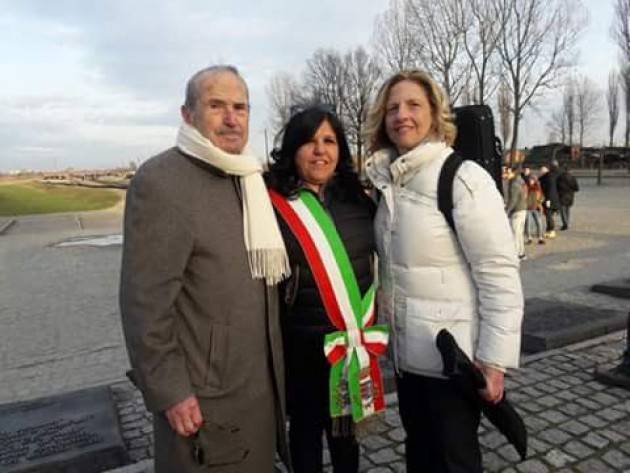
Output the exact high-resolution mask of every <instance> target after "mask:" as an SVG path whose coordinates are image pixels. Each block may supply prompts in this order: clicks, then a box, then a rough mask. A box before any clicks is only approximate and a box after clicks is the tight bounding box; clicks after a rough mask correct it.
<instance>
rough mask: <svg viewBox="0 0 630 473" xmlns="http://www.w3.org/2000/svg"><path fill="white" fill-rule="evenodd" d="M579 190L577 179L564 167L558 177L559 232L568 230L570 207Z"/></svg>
mask: <svg viewBox="0 0 630 473" xmlns="http://www.w3.org/2000/svg"><path fill="white" fill-rule="evenodd" d="M579 190H580V186H579V185H578V182H577V179H576V178H575V176H574V175H573V174H571V172H570V171H569V166H565V167H564V169H563V171H562V172H561V173H560V175H559V176H558V199H559V200H560V218H561V219H562V226H561V227H560V230H568V229H569V223H570V219H571V207H572V206H573V201H574V196H575V193H576V192H578V191H579Z"/></svg>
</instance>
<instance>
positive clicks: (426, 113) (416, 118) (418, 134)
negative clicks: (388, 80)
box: [385, 80, 433, 154]
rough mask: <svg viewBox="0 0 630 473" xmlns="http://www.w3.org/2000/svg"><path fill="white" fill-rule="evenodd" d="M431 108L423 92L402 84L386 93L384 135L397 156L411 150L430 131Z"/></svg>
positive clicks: (413, 86)
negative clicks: (396, 152) (387, 95)
mask: <svg viewBox="0 0 630 473" xmlns="http://www.w3.org/2000/svg"><path fill="white" fill-rule="evenodd" d="M432 124H433V121H432V118H431V104H430V103H429V98H428V97H427V94H426V92H425V91H424V89H423V88H422V87H421V86H420V85H419V84H417V83H415V82H412V81H410V80H404V81H401V82H399V83H398V84H396V85H395V86H393V87H392V88H391V89H390V91H389V97H388V98H387V103H386V108H385V132H386V133H387V137H388V138H389V139H390V141H391V142H392V143H394V146H395V147H396V149H397V150H398V153H399V154H404V153H406V152H407V151H410V150H412V149H413V148H415V147H416V146H418V145H419V144H420V142H422V141H423V140H424V139H426V138H427V137H428V136H429V135H430V134H431V130H432Z"/></svg>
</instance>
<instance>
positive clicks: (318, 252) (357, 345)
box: [269, 190, 388, 422]
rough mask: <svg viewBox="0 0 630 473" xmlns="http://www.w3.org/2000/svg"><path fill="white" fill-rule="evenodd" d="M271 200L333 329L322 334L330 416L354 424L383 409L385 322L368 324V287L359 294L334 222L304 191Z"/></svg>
mask: <svg viewBox="0 0 630 473" xmlns="http://www.w3.org/2000/svg"><path fill="white" fill-rule="evenodd" d="M269 194H270V196H271V202H272V203H273V205H274V207H275V208H276V210H277V211H278V212H279V213H280V215H281V216H282V218H283V220H284V221H285V222H286V223H287V225H288V226H289V228H290V229H291V232H292V233H293V234H294V235H295V238H296V239H297V241H298V242H299V244H300V246H301V247H302V250H303V251H304V254H305V256H306V260H307V261H308V264H309V266H310V269H311V272H312V274H313V277H314V279H315V282H316V284H317V287H318V289H319V294H320V296H321V299H322V302H323V304H324V309H325V310H326V313H327V314H328V317H329V319H330V320H331V322H332V324H333V325H334V326H335V327H336V328H337V329H338V331H336V332H333V333H330V334H328V335H326V337H325V340H324V354H325V355H326V358H327V359H328V362H329V363H330V364H331V368H330V383H329V386H330V414H331V416H332V417H341V416H345V415H349V414H351V415H352V418H353V420H354V421H355V422H359V421H360V420H362V419H364V418H365V417H367V416H369V415H371V414H374V413H375V412H378V411H380V410H382V409H384V407H385V402H384V399H383V382H382V377H381V372H380V369H379V366H378V361H377V359H376V357H377V356H379V355H382V354H383V353H384V352H385V349H386V347H387V339H388V332H387V326H386V325H373V323H374V285H372V286H370V288H369V289H368V291H367V292H366V293H365V294H364V296H363V297H361V293H360V290H359V285H358V283H357V279H356V276H355V274H354V270H353V269H352V265H351V264H350V259H349V258H348V254H347V252H346V249H345V247H344V245H343V242H342V241H341V238H340V237H339V234H338V233H337V229H336V228H335V224H334V223H333V221H332V219H331V218H330V216H329V215H328V214H327V213H326V211H325V210H324V209H323V207H322V206H321V204H320V202H319V200H318V199H317V198H316V197H315V196H314V195H313V194H312V193H311V192H309V191H305V190H302V191H300V192H299V195H298V198H297V199H291V200H288V199H286V198H285V197H283V196H282V195H280V194H278V193H277V192H275V191H273V190H270V191H269Z"/></svg>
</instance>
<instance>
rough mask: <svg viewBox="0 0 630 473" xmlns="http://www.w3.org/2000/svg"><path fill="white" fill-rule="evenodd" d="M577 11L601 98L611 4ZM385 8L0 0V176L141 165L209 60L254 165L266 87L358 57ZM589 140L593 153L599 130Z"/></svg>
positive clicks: (530, 116) (167, 142) (274, 2)
mask: <svg viewBox="0 0 630 473" xmlns="http://www.w3.org/2000/svg"><path fill="white" fill-rule="evenodd" d="M585 5H586V7H587V8H588V9H589V12H590V16H591V21H590V25H589V27H588V30H587V32H586V34H585V36H584V38H583V39H582V41H581V42H580V48H579V50H580V64H581V71H582V72H584V73H586V74H587V75H589V76H590V77H591V78H592V79H593V80H595V81H596V82H598V83H599V85H600V87H601V89H602V90H603V89H604V88H605V86H606V81H607V77H608V72H609V70H610V69H611V67H613V66H614V64H615V63H616V58H617V49H616V47H615V45H614V43H613V42H612V41H611V40H610V36H609V33H608V31H609V28H610V22H611V18H612V0H587V1H586V2H585ZM387 6H388V1H387V0H344V1H339V0H318V1H317V2H302V1H299V0H291V1H288V0H287V1H284V0H269V1H256V0H250V1H246V0H231V1H229V0H223V1H220V2H219V1H214V0H178V1H174V0H172V1H171V0H152V1H148V0H133V1H129V0H127V1H123V0H52V1H51V0H0V57H2V61H0V77H2V93H0V142H1V143H2V149H1V150H0V171H8V170H11V169H63V168H66V167H69V166H72V167H77V168H102V167H111V166H120V165H126V164H128V163H129V161H130V160H139V161H143V160H144V159H146V158H148V157H150V156H151V155H153V154H155V153H157V152H159V151H161V150H163V149H165V148H167V147H169V146H172V145H173V142H174V138H175V133H176V130H177V126H178V125H179V121H180V118H179V105H180V104H181V102H182V99H183V89H184V84H185V82H186V80H187V79H188V77H189V76H190V75H191V74H192V73H194V72H195V71H196V70H198V69H200V68H202V67H205V66H206V65H209V64H212V63H216V62H228V63H232V64H235V65H237V66H238V67H239V69H240V70H241V72H242V74H243V75H244V77H245V78H246V80H247V82H248V84H249V87H250V92H251V102H252V122H251V127H250V143H251V146H252V147H253V149H254V150H256V151H257V152H259V153H260V154H261V155H262V154H263V152H264V128H265V124H266V123H267V120H268V115H267V110H266V108H267V98H266V94H265V87H266V86H267V84H268V83H269V80H270V78H271V77H272V76H273V74H274V73H277V72H279V71H287V72H292V73H296V74H299V72H300V71H301V70H302V69H303V67H304V64H305V61H306V59H308V58H309V57H310V56H311V55H312V53H313V52H314V51H315V50H316V49H317V48H318V47H334V48H337V49H339V50H346V49H348V48H351V47H355V46H359V45H364V46H366V47H369V45H370V41H371V38H372V31H373V24H374V19H375V17H376V15H377V14H378V13H381V12H383V11H384V10H385V9H386V8H387ZM602 100H603V96H602ZM552 102H553V97H549V98H548V99H546V100H543V101H539V103H538V107H539V109H540V112H536V111H533V110H528V111H527V115H526V121H525V124H524V126H523V128H522V129H521V137H522V142H521V143H520V144H521V145H532V144H536V143H540V142H544V141H546V139H547V136H548V132H547V131H545V130H544V129H543V128H542V127H541V126H539V125H538V124H539V123H543V122H544V121H545V120H546V116H545V112H546V109H545V104H548V103H552ZM601 121H602V124H604V123H605V122H606V121H607V118H606V114H605V112H602V117H601ZM618 128H621V126H620V125H619V126H618ZM619 131H620V132H621V130H619ZM600 135H602V137H601V138H598V139H597V141H598V142H599V143H601V142H602V141H604V138H605V136H606V132H605V131H602V132H601V133H600Z"/></svg>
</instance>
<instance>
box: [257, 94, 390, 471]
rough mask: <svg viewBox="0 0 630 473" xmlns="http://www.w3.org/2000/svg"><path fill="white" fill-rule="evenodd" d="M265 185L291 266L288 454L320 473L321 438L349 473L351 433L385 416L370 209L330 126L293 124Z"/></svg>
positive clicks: (338, 133) (326, 116) (311, 119)
mask: <svg viewBox="0 0 630 473" xmlns="http://www.w3.org/2000/svg"><path fill="white" fill-rule="evenodd" d="M272 157H273V159H274V162H273V164H272V165H271V167H270V169H269V172H268V173H267V174H266V176H265V177H266V181H267V184H268V187H269V193H270V195H271V200H272V203H273V205H274V208H275V210H276V213H277V214H278V217H279V218H278V220H279V222H280V228H281V231H282V234H283V237H284V239H285V244H286V248H287V253H288V255H289V260H290V263H291V271H292V275H291V278H290V279H289V280H288V281H287V282H286V283H285V284H284V286H283V287H281V291H282V292H281V295H282V297H283V299H284V306H283V309H284V310H283V315H282V322H283V335H284V349H285V365H286V370H287V404H288V412H289V418H290V423H289V445H290V451H291V457H292V458H291V461H292V466H293V469H294V471H295V472H296V473H319V472H321V471H322V470H323V466H322V461H323V460H322V454H323V446H322V436H323V434H324V432H325V434H326V437H327V441H328V446H329V450H330V456H331V462H332V465H333V470H334V472H335V473H355V472H358V468H359V446H358V443H357V440H356V436H355V434H354V432H355V426H356V424H357V423H361V422H362V421H364V419H366V418H368V417H370V416H371V415H373V414H374V413H376V412H378V411H380V410H382V409H383V408H384V402H383V391H382V380H381V375H380V372H379V367H378V362H377V356H379V355H381V354H382V353H384V351H385V347H386V344H387V330H386V329H385V327H383V326H378V325H374V289H375V288H374V274H373V262H374V259H373V258H374V249H375V248H374V233H373V223H372V222H373V216H374V210H375V205H374V203H373V202H372V200H371V199H370V198H369V197H368V196H367V195H366V193H365V192H364V191H363V188H362V187H361V184H360V182H359V178H358V176H357V174H356V172H355V171H354V170H353V167H352V157H351V154H350V150H349V147H348V143H347V140H346V137H345V134H344V131H343V128H342V126H341V123H340V122H339V120H338V119H337V117H336V116H335V115H334V114H333V113H332V112H331V111H329V110H328V109H326V108H323V107H318V106H314V107H310V108H307V109H305V110H303V111H300V112H298V113H296V114H295V115H293V116H292V117H291V119H290V120H289V122H288V123H287V125H286V126H285V128H284V132H283V136H282V144H281V147H280V148H279V149H277V150H274V152H273V153H272Z"/></svg>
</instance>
